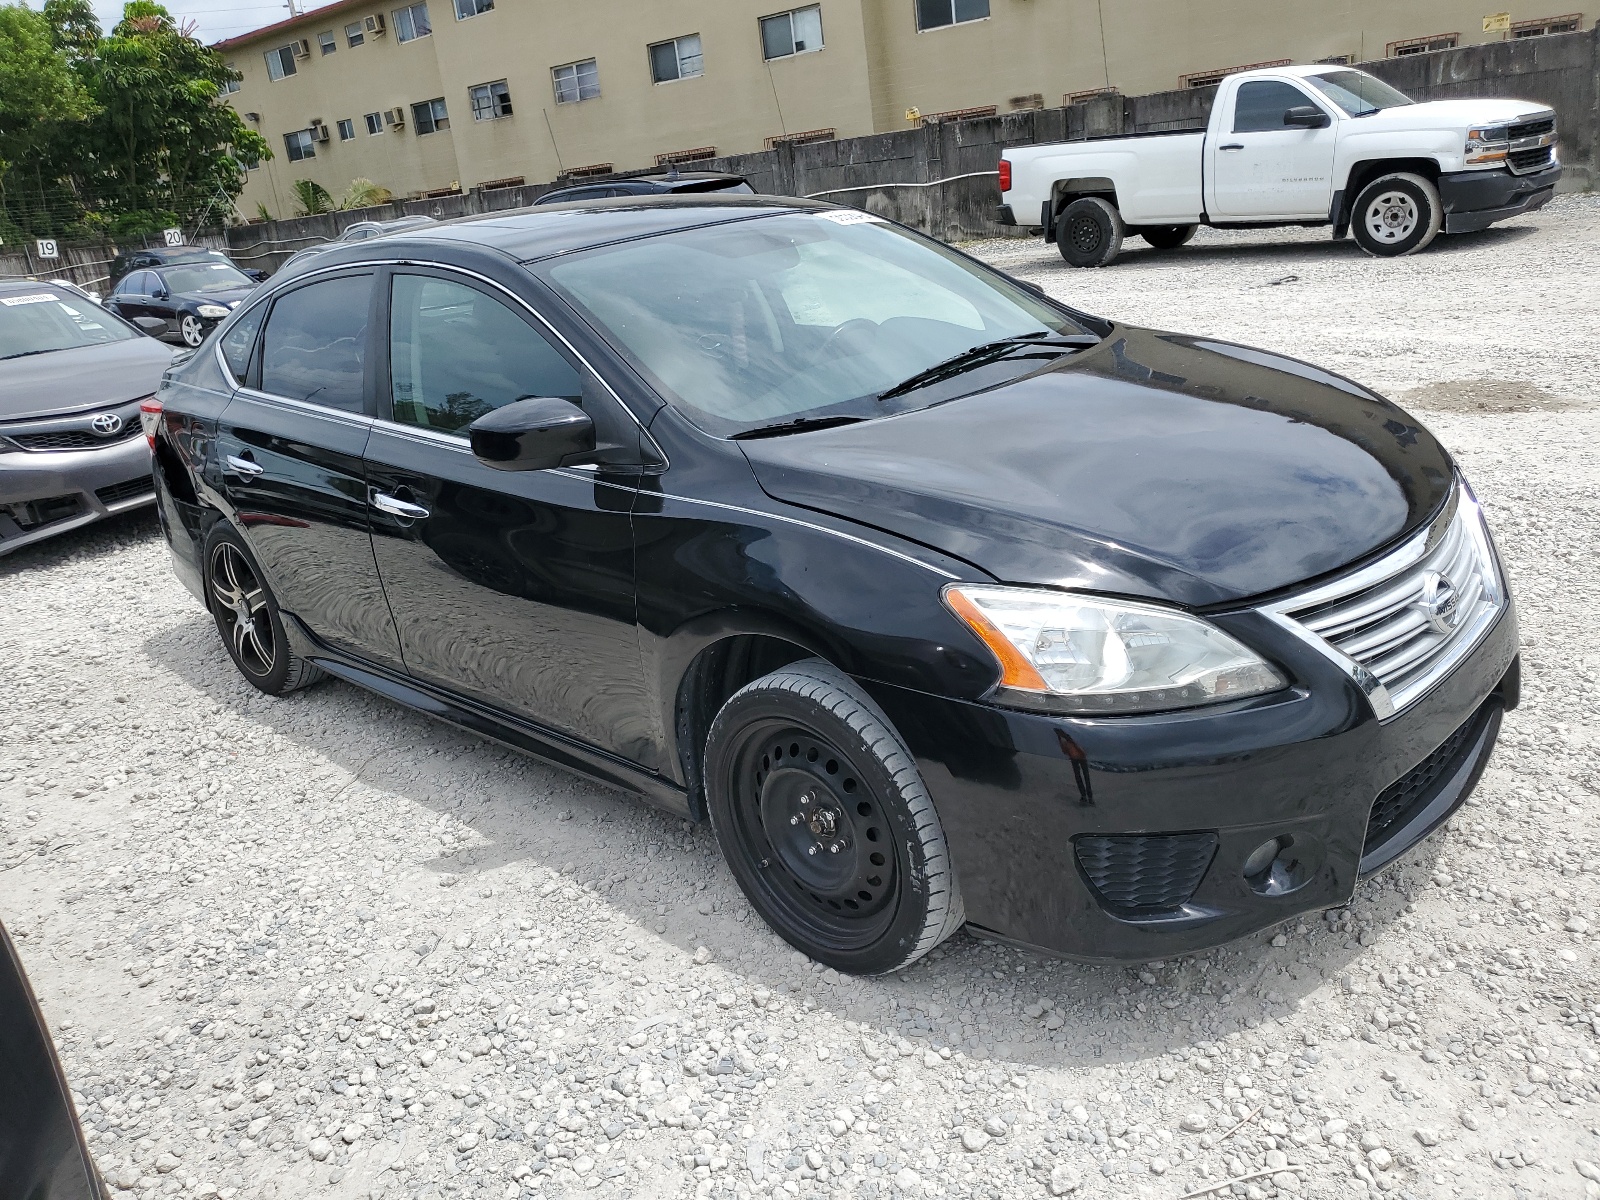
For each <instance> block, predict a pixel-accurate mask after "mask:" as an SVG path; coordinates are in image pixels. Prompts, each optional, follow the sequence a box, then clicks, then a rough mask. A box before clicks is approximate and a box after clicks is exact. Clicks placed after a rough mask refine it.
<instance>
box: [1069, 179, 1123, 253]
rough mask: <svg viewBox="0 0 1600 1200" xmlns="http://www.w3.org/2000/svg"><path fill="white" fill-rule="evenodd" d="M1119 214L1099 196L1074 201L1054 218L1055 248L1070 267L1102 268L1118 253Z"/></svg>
mask: <svg viewBox="0 0 1600 1200" xmlns="http://www.w3.org/2000/svg"><path fill="white" fill-rule="evenodd" d="M1125 232H1126V230H1125V229H1124V228H1123V224H1122V215H1121V214H1120V213H1119V212H1117V209H1116V205H1114V204H1112V203H1111V202H1110V201H1109V200H1104V199H1102V198H1101V197H1099V196H1084V197H1083V198H1082V199H1079V200H1074V201H1073V202H1072V203H1071V204H1069V205H1067V206H1066V207H1065V208H1063V209H1062V210H1061V213H1060V215H1059V216H1057V217H1056V247H1057V249H1059V250H1060V251H1061V257H1062V258H1063V259H1065V260H1066V261H1067V262H1068V263H1069V264H1070V265H1071V266H1074V267H1103V266H1105V265H1106V264H1108V263H1109V262H1111V260H1112V259H1114V258H1116V257H1117V255H1118V254H1120V253H1121V252H1122V238H1123V235H1124V233H1125Z"/></svg>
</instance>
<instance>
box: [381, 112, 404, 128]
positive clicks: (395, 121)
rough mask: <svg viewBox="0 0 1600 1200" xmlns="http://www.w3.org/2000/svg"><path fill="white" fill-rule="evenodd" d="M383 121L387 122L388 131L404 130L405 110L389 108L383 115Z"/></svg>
mask: <svg viewBox="0 0 1600 1200" xmlns="http://www.w3.org/2000/svg"><path fill="white" fill-rule="evenodd" d="M383 119H384V120H385V121H386V122H388V125H389V128H390V129H404V128H405V127H406V110H405V109H403V108H391V109H389V110H388V111H386V112H385V113H384V114H383Z"/></svg>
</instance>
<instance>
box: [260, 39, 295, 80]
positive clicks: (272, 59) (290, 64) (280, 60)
mask: <svg viewBox="0 0 1600 1200" xmlns="http://www.w3.org/2000/svg"><path fill="white" fill-rule="evenodd" d="M294 72H295V65H294V47H293V46H279V47H278V48H277V49H276V50H268V51H267V78H268V79H282V78H283V77H284V76H285V75H293V74H294Z"/></svg>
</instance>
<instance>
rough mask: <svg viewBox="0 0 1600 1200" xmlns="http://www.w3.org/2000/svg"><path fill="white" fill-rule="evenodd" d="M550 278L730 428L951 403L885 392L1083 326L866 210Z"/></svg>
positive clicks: (675, 239) (690, 405)
mask: <svg viewBox="0 0 1600 1200" xmlns="http://www.w3.org/2000/svg"><path fill="white" fill-rule="evenodd" d="M545 277H546V278H547V279H548V280H549V281H550V283H551V284H552V285H553V286H555V287H556V288H557V289H558V290H559V291H560V292H562V294H563V295H564V296H565V297H566V298H567V299H568V300H570V301H571V302H572V303H573V304H575V305H576V306H577V307H578V308H579V309H580V310H582V311H583V312H584V313H585V314H586V315H587V316H588V317H589V319H590V320H591V321H592V322H593V323H594V324H595V325H596V326H598V327H599V328H600V329H601V330H602V332H604V333H605V334H606V335H607V336H608V338H609V339H610V340H611V341H612V342H613V344H615V345H616V346H617V347H618V348H619V349H620V350H621V351H622V352H623V353H624V354H625V355H626V356H627V357H628V358H629V359H630V360H631V361H632V362H633V364H634V365H635V366H636V367H638V368H639V369H640V370H641V371H642V372H643V373H644V374H645V375H646V376H647V377H649V378H650V379H651V381H652V382H653V383H654V384H655V386H656V387H657V388H658V389H659V390H660V391H661V392H662V394H663V395H665V396H666V398H667V399H668V400H669V401H670V402H671V403H672V404H673V405H674V406H676V407H678V408H680V409H681V410H683V411H684V412H685V413H686V414H687V415H688V416H689V417H690V419H691V420H693V421H695V423H696V424H698V425H699V426H700V427H701V428H703V429H706V430H707V431H708V432H711V433H714V434H718V435H720V436H731V435H735V434H738V433H741V432H747V431H750V430H753V429H756V428H758V427H766V426H770V425H773V424H775V423H779V422H785V421H791V420H797V419H802V418H805V419H809V418H812V417H821V416H836V415H837V416H839V417H840V418H841V419H844V418H845V417H849V416H854V417H874V416H881V415H885V414H886V413H887V412H889V411H904V410H905V409H907V408H914V407H919V406H921V405H923V404H927V403H931V402H933V401H934V400H935V399H940V400H942V399H949V398H950V393H949V389H948V388H946V389H943V390H937V391H936V390H934V389H926V390H911V391H909V393H908V394H904V395H897V396H896V398H895V402H894V405H893V407H892V409H891V408H890V407H889V406H888V405H887V404H885V403H883V402H880V401H879V399H878V398H879V396H880V394H881V393H885V392H891V391H892V390H894V389H896V385H899V384H903V383H905V382H906V381H907V380H910V379H914V377H916V376H918V375H920V374H921V373H923V372H925V371H927V370H928V369H929V368H930V367H933V366H935V365H936V364H940V363H944V362H945V361H946V360H949V359H952V358H954V357H956V356H958V355H961V354H962V353H963V352H964V351H969V350H972V349H974V348H975V347H979V346H988V345H990V344H993V343H998V342H1004V341H1007V340H1009V339H1033V338H1043V337H1049V336H1051V335H1054V334H1080V335H1081V334H1083V333H1084V332H1085V330H1084V328H1083V327H1082V326H1080V325H1078V324H1075V323H1074V322H1073V321H1072V320H1071V319H1070V318H1069V317H1068V316H1067V315H1066V314H1065V313H1063V312H1062V311H1061V310H1060V309H1058V308H1055V307H1053V306H1051V305H1049V304H1047V303H1046V302H1045V301H1043V300H1042V299H1040V298H1038V297H1036V296H1034V295H1032V294H1031V293H1030V292H1028V291H1027V290H1025V289H1024V288H1022V287H1019V286H1018V285H1016V284H1014V283H1012V282H1010V281H1008V280H1007V279H1005V278H1004V277H1003V276H1001V275H998V274H996V273H994V272H992V271H989V270H987V269H985V268H984V267H982V266H981V265H979V264H977V263H974V262H972V261H970V260H968V259H966V258H964V257H962V256H961V255H958V254H956V253H955V252H954V251H951V250H949V249H947V248H945V247H943V246H941V245H939V244H938V243H936V242H933V241H931V240H929V239H928V238H924V237H922V236H920V235H918V234H914V233H911V232H910V231H908V230H904V229H901V228H899V227H898V226H895V225H891V224H889V223H887V222H885V221H883V220H881V219H880V218H877V217H873V216H870V215H868V214H866V213H862V212H857V211H854V210H827V211H818V212H810V213H785V214H780V215H774V216H766V217H760V218H757V219H753V220H752V219H746V220H742V221H731V222H728V223H725V224H720V225H714V226H710V227H705V228H700V229H691V230H682V231H677V232H673V233H668V234H662V235H659V236H656V237H651V238H644V239H640V240H637V241H631V242H624V243H620V244H618V245H614V246H605V247H600V248H597V249H595V250H590V251H587V252H584V253H580V254H573V255H567V256H563V257H561V258H559V259H556V260H554V262H553V263H552V264H551V265H550V266H549V267H548V268H547V269H546V272H545ZM1057 353H1059V351H1058V352H1057ZM1036 365H1037V363H1032V364H1029V365H1028V366H1027V367H1021V368H1019V369H1032V367H1033V366H1036ZM1015 373H1016V372H1013V374H1015ZM975 378H976V377H975ZM984 378H985V383H986V384H987V383H993V382H997V381H996V380H994V379H992V378H989V377H988V376H987V375H986V376H985V377H984ZM979 386H984V385H983V384H973V385H972V386H971V387H969V388H967V389H966V390H968V391H970V390H976V388H977V387H979Z"/></svg>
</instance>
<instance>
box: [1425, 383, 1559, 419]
mask: <svg viewBox="0 0 1600 1200" xmlns="http://www.w3.org/2000/svg"><path fill="white" fill-rule="evenodd" d="M1394 399H1395V402H1396V403H1397V404H1399V405H1400V406H1401V407H1402V408H1421V409H1429V410H1431V411H1433V412H1490V413H1517V412H1571V411H1572V410H1574V409H1579V408H1587V407H1588V405H1587V404H1585V403H1584V402H1583V401H1582V400H1574V399H1573V398H1572V397H1570V396H1558V395H1556V394H1555V393H1554V392H1547V391H1545V390H1544V389H1543V388H1541V387H1539V386H1538V385H1537V384H1532V383H1528V382H1527V381H1525V380H1520V379H1449V380H1445V381H1444V382H1443V383H1429V384H1424V385H1423V386H1422V387H1415V388H1408V389H1407V390H1406V391H1403V392H1401V393H1399V394H1398V395H1396V396H1395V397H1394Z"/></svg>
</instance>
